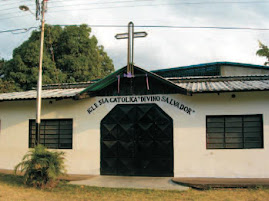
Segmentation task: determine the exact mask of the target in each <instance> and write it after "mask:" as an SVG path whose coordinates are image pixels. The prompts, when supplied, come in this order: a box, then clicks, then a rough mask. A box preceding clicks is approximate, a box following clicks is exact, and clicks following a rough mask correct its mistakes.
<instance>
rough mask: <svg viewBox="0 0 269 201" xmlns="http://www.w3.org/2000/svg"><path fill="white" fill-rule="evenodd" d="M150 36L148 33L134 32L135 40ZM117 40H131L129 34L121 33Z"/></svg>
mask: <svg viewBox="0 0 269 201" xmlns="http://www.w3.org/2000/svg"><path fill="white" fill-rule="evenodd" d="M147 35H148V34H147V33H146V32H134V38H144V37H146V36H147ZM115 38H116V39H127V38H129V34H128V33H120V34H117V35H116V36H115Z"/></svg>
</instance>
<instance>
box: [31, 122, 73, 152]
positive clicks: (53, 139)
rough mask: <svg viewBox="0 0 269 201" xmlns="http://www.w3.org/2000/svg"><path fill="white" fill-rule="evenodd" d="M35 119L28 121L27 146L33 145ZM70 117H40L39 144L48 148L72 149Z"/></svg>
mask: <svg viewBox="0 0 269 201" xmlns="http://www.w3.org/2000/svg"><path fill="white" fill-rule="evenodd" d="M35 129H36V128H35V120H30V121H29V147H30V148H33V147H34V142H35ZM72 137H73V120H72V119H42V120H41V124H40V144H42V145H44V146H46V147H47V148H50V149H72Z"/></svg>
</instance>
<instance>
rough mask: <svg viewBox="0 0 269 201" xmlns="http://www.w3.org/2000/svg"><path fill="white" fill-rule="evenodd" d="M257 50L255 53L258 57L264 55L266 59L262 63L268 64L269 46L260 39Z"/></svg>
mask: <svg viewBox="0 0 269 201" xmlns="http://www.w3.org/2000/svg"><path fill="white" fill-rule="evenodd" d="M259 48H260V49H259V50H258V51H257V52H256V54H257V55H258V56H260V57H266V59H267V61H266V62H265V63H264V65H269V48H268V47H267V46H266V45H264V44H262V43H261V41H259Z"/></svg>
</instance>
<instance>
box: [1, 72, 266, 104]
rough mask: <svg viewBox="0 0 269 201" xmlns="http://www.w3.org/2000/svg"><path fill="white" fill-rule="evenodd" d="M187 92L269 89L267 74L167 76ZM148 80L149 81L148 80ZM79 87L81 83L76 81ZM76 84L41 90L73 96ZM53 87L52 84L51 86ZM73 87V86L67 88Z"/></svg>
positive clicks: (6, 97) (21, 96)
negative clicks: (62, 87)
mask: <svg viewBox="0 0 269 201" xmlns="http://www.w3.org/2000/svg"><path fill="white" fill-rule="evenodd" d="M166 80H167V81H169V82H173V83H174V84H176V85H177V86H179V87H181V88H183V89H186V90H187V92H188V93H190V94H191V93H211V92H234V91H238V92H239V91H266V90H269V76H268V75H262V76H257V75H254V76H207V77H176V78H167V79H166ZM149 82H150V81H149ZM77 84H78V85H79V86H80V87H81V85H80V84H79V83H77ZM77 84H75V85H72V84H71V85H70V86H68V87H67V86H65V87H67V88H65V89H46V90H42V98H43V99H52V98H74V97H75V96H77V95H79V94H81V93H82V92H83V91H84V90H85V89H86V88H76V87H77ZM87 84H88V83H87ZM65 85H67V84H65ZM53 87H54V86H53ZM69 87H74V88H69ZM35 98H36V90H31V91H24V92H13V93H3V94H0V101H12V100H29V99H35Z"/></svg>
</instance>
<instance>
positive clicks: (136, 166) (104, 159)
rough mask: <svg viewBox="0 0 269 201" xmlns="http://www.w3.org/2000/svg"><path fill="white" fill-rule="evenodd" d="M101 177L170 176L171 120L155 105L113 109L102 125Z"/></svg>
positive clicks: (171, 158)
mask: <svg viewBox="0 0 269 201" xmlns="http://www.w3.org/2000/svg"><path fill="white" fill-rule="evenodd" d="M101 174H102V175H133V176H173V120H172V119H171V117H169V116H168V115H167V114H166V113H165V112H164V111H163V110H162V109H161V108H160V107H159V106H157V105H156V104H122V105H117V106H115V107H114V108H113V109H112V110H111V111H110V112H109V113H108V115H106V116H105V118H104V119H103V120H102V121H101Z"/></svg>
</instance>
